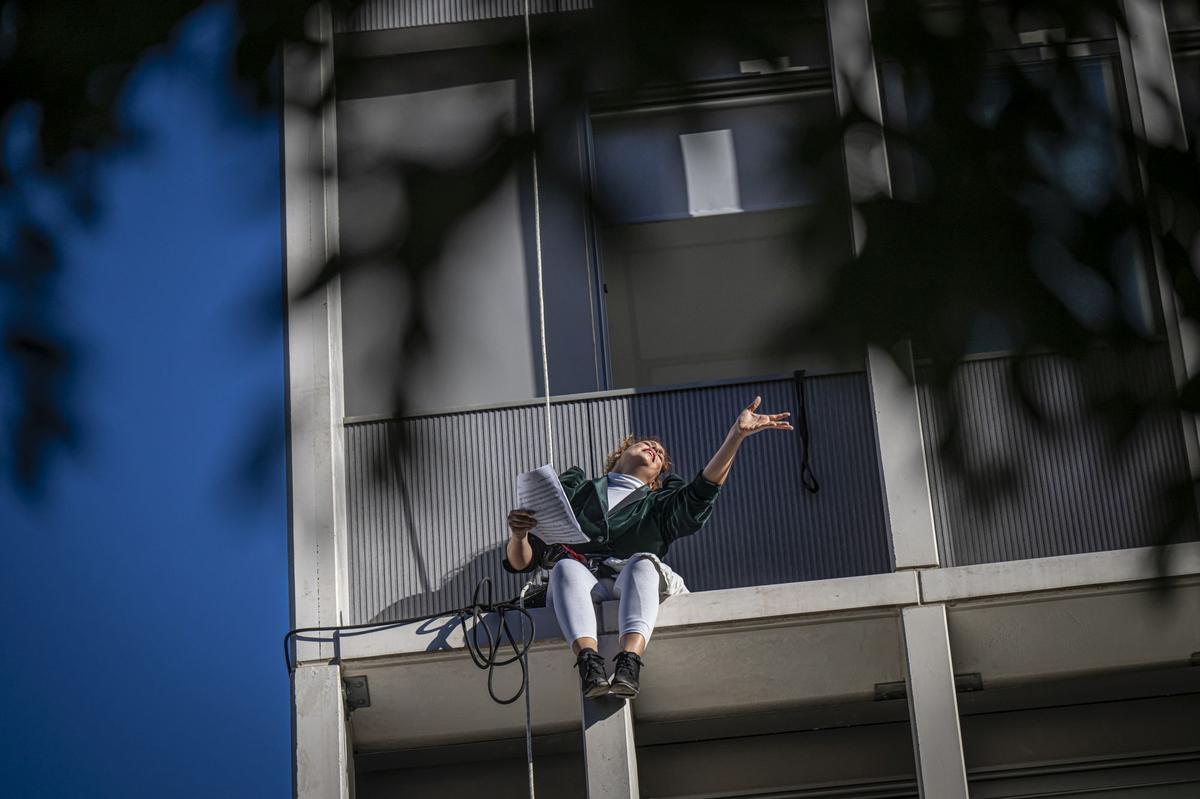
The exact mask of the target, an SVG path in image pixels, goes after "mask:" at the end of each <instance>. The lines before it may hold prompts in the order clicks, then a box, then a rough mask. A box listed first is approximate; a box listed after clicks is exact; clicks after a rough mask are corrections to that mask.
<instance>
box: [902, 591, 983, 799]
mask: <svg viewBox="0 0 1200 799" xmlns="http://www.w3.org/2000/svg"><path fill="white" fill-rule="evenodd" d="M900 621H901V625H900V626H901V630H902V632H903V636H904V666H905V668H904V671H905V674H904V681H905V684H906V686H907V688H908V715H909V723H910V724H911V725H912V731H913V752H914V754H915V760H916V764H917V784H918V786H919V788H920V791H921V796H922V797H924V798H925V799H967V771H966V766H965V764H964V762H963V750H962V732H961V730H960V728H959V725H958V696H957V694H956V693H955V691H954V668H953V665H952V661H951V656H950V635H949V632H948V629H947V626H946V606H945V605H920V606H915V607H907V608H902V609H901V611H900Z"/></svg>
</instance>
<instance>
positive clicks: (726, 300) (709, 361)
mask: <svg viewBox="0 0 1200 799" xmlns="http://www.w3.org/2000/svg"><path fill="white" fill-rule="evenodd" d="M762 83H763V82H760V83H759V85H760V86H761V85H762ZM787 85H788V86H790V88H787V89H785V90H771V91H761V92H757V93H746V94H739V95H735V96H725V97H722V98H720V99H712V100H694V99H691V100H688V101H686V102H658V103H656V104H654V105H643V106H637V107H625V108H615V109H606V110H600V111H593V114H592V150H593V158H594V170H595V185H596V196H597V203H598V207H599V209H600V210H599V216H600V220H599V225H598V227H599V230H598V236H597V237H598V239H599V241H598V245H599V246H598V250H599V261H600V273H601V282H602V289H603V291H602V296H603V298H604V303H605V318H606V329H607V343H608V361H609V368H610V371H611V384H612V385H613V386H614V387H632V386H653V385H666V384H680V383H689V382H697V381H709V380H716V379H725V378H737V377H749V376H760V375H768V374H780V373H788V372H791V371H793V370H794V369H796V368H800V367H812V366H816V365H818V364H816V363H815V362H814V360H813V357H812V355H811V354H809V353H806V352H805V351H804V347H803V343H802V342H797V341H787V340H786V338H784V339H782V340H781V339H780V336H781V334H784V333H783V331H786V329H787V326H788V324H789V323H790V322H794V321H795V320H796V319H797V318H799V317H800V316H802V315H803V314H804V312H805V310H806V309H807V308H811V307H812V304H813V303H814V302H816V301H817V300H818V299H819V286H817V285H816V284H815V283H814V280H815V278H814V270H812V269H810V268H807V267H811V266H812V265H813V263H812V262H813V261H814V259H815V260H819V261H821V262H824V263H831V262H832V261H833V259H834V258H836V257H844V255H845V253H846V251H847V250H848V246H849V222H848V217H847V224H846V228H845V230H844V231H839V232H838V234H837V235H835V236H833V237H831V238H835V239H837V244H835V245H833V248H834V249H830V250H827V251H824V252H822V251H819V249H820V248H818V249H814V248H812V247H811V246H810V247H808V248H805V247H803V246H801V245H800V238H799V235H798V234H799V231H800V228H801V226H802V225H803V223H805V222H806V221H809V219H810V218H811V215H812V214H813V213H814V212H815V207H816V204H817V202H818V200H822V201H828V200H829V198H827V197H824V198H823V197H819V196H818V193H819V191H818V190H819V184H818V182H817V181H816V180H815V179H813V177H811V176H808V177H806V175H805V172H804V170H803V169H801V168H799V163H798V161H797V154H798V152H799V147H800V144H801V142H802V140H803V137H804V134H805V130H806V128H807V127H810V126H811V124H812V123H813V122H816V121H820V122H828V121H830V120H832V119H833V117H834V114H835V110H834V104H833V97H832V93H831V91H830V90H829V88H828V86H827V84H825V85H819V84H814V82H813V81H812V80H811V79H807V80H806V81H804V82H803V83H797V82H796V81H795V80H793V81H791V82H789V83H788V84H787ZM776 86H778V84H776ZM838 247H840V252H838V251H835V250H836V248H838ZM815 271H819V270H815Z"/></svg>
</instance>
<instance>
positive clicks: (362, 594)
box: [346, 373, 891, 622]
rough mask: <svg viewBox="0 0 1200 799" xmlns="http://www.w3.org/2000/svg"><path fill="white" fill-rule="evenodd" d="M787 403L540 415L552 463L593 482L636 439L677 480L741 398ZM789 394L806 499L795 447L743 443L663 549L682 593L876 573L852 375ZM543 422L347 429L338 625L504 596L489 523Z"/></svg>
mask: <svg viewBox="0 0 1200 799" xmlns="http://www.w3.org/2000/svg"><path fill="white" fill-rule="evenodd" d="M798 390H801V386H799V385H798V384H797V383H795V382H794V381H792V380H786V379H785V380H771V381H764V382H754V383H743V384H733V385H729V384H727V385H721V386H715V387H708V388H685V389H676V390H667V391H655V392H642V393H628V392H613V393H611V394H608V395H599V396H595V397H589V398H585V399H569V400H566V401H559V402H555V403H553V405H552V416H553V424H554V437H555V449H556V451H557V459H556V466H557V467H558V468H559V469H560V470H561V469H564V468H566V467H567V466H570V465H579V466H580V467H582V468H583V469H584V470H585V471H587V472H589V473H590V474H598V473H599V470H600V468H601V466H602V464H603V462H604V458H605V456H606V455H607V453H608V452H609V451H610V450H611V449H612V448H613V446H614V445H615V444H616V443H617V442H619V441H620V440H621V438H623V437H624V436H625V435H627V434H629V433H631V432H636V433H638V434H641V435H648V434H654V435H659V436H661V437H662V438H663V439H664V441H665V442H666V444H667V447H668V449H669V450H670V453H671V456H672V458H673V460H674V462H675V471H676V472H677V473H679V474H680V475H683V476H685V477H688V478H690V477H691V476H692V475H694V474H695V473H696V472H698V471H699V470H700V469H701V468H703V466H704V464H705V463H707V461H708V458H709V457H710V456H711V455H712V453H713V451H715V449H716V448H717V446H718V445H719V444H720V442H721V440H722V438H723V437H724V435H725V431H726V430H727V429H728V427H729V425H730V424H731V423H732V421H733V418H734V417H735V416H736V414H737V412H738V410H740V408H742V407H744V406H745V404H746V402H747V401H748V400H749V399H751V398H753V397H754V395H755V394H761V395H762V397H763V406H764V407H765V408H768V409H771V410H774V409H785V408H786V409H792V410H793V411H794V410H796V406H797V391H798ZM802 390H803V391H804V398H805V401H806V404H807V408H808V414H809V418H810V420H811V431H812V441H811V463H812V466H813V469H814V470H815V472H816V474H817V476H818V477H819V479H820V484H821V485H820V491H819V492H818V493H816V494H812V493H809V492H807V491H806V490H805V489H804V488H803V487H802V485H801V479H800V465H801V442H800V438H799V436H797V435H795V434H760V435H758V436H756V437H755V438H754V439H753V440H751V441H749V442H748V443H747V445H746V446H744V447H743V448H742V451H741V453H740V454H739V455H738V460H737V463H736V465H735V467H734V471H733V474H732V476H731V477H730V480H729V482H728V483H727V484H726V486H725V489H724V491H723V492H722V495H721V497H720V498H719V499H718V501H717V509H716V512H715V513H714V515H713V518H712V520H711V521H710V522H709V523H708V524H707V525H706V526H705V528H704V529H703V530H701V531H700V532H699V533H697V534H696V535H694V536H691V537H689V538H686V539H683V540H681V541H679V542H677V543H676V544H675V545H673V546H672V547H671V552H670V554H669V556H668V561H669V562H670V563H671V565H672V567H673V568H675V569H676V570H677V571H678V572H679V573H680V574H682V575H683V576H684V579H685V580H686V581H687V584H688V586H689V587H690V588H691V589H692V590H709V589H717V588H733V587H738V586H749V585H764V584H772V583H786V582H795V581H801V580H813V579H821V578H829V577H845V576H852V575H862V574H874V573H880V572H886V571H890V570H891V557H890V554H889V547H888V541H887V534H886V528H885V525H884V508H883V492H882V490H881V487H880V482H879V480H880V478H879V467H878V456H877V453H876V445H875V438H874V428H873V425H872V422H871V405H870V397H869V393H868V388H867V380H866V376H865V375H864V374H862V373H857V374H841V375H829V376H821V377H813V378H809V379H808V380H806V381H804V384H803V388H802ZM543 414H544V410H543V406H541V405H537V404H529V405H525V406H518V407H505V408H495V409H489V410H479V411H470V412H462V413H450V414H445V415H436V416H423V417H418V418H411V419H404V420H385V421H369V422H351V423H348V424H347V427H346V457H347V472H348V479H349V490H348V516H349V539H348V546H347V549H348V573H349V582H350V607H351V615H352V617H353V619H352V620H353V621H355V622H363V621H382V620H389V619H395V618H401V617H404V616H408V615H414V614H420V613H430V612H434V611H436V610H439V609H443V608H452V607H458V606H461V605H463V604H465V603H466V602H467V601H468V600H469V598H470V593H471V590H472V588H473V587H474V585H475V583H476V582H477V581H478V580H479V579H480V578H481V577H484V576H489V577H491V578H492V579H493V581H494V582H495V584H496V586H497V591H498V593H501V594H506V595H509V596H511V595H514V594H515V593H516V590H517V589H518V587H519V585H520V583H519V581H518V579H517V578H516V577H514V576H511V575H507V574H506V573H505V572H504V571H503V569H502V568H501V566H500V560H501V558H502V557H503V546H504V542H505V540H506V538H507V530H506V528H505V526H504V516H505V514H506V512H507V511H508V509H509V508H510V507H511V506H512V504H513V493H514V488H513V482H514V477H515V475H516V474H517V473H518V472H520V471H524V470H527V469H530V468H534V467H536V466H538V465H540V464H541V463H542V462H544V459H545V455H544V453H545V421H544V416H543ZM399 435H404V436H405V437H406V439H407V441H408V445H407V449H406V450H405V454H404V455H403V456H402V459H401V462H400V465H399V468H397V467H396V466H395V465H393V464H392V463H389V461H388V458H387V443H388V439H389V437H390V436H399ZM350 620H351V619H348V620H347V621H350Z"/></svg>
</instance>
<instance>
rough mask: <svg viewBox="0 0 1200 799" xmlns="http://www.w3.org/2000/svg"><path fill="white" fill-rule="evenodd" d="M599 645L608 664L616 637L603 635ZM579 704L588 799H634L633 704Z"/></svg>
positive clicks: (606, 699)
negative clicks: (580, 707)
mask: <svg viewBox="0 0 1200 799" xmlns="http://www.w3.org/2000/svg"><path fill="white" fill-rule="evenodd" d="M599 643H600V654H601V655H602V656H603V657H604V658H605V660H606V661H608V662H610V663H611V662H612V658H613V656H614V655H615V654H616V653H617V638H616V636H613V635H603V636H601V637H600V642H599ZM633 701H635V702H636V701H637V700H636V699H635V700H633ZM582 702H583V761H584V768H585V770H586V772H587V795H588V799H637V797H638V795H639V794H638V775H637V751H636V749H635V748H634V741H633V704H632V702H629V701H626V700H624V699H618V698H616V697H601V698H600V699H582Z"/></svg>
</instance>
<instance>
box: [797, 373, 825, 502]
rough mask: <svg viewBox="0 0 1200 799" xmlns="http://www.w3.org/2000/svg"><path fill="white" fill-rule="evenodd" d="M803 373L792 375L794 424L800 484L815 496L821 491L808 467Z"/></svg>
mask: <svg viewBox="0 0 1200 799" xmlns="http://www.w3.org/2000/svg"><path fill="white" fill-rule="evenodd" d="M804 377H805V371H804V370H803V369H799V370H797V371H795V372H793V373H792V386H793V388H795V390H796V408H797V411H796V423H797V428H798V431H799V433H800V436H799V439H798V440H799V442H800V484H801V485H803V486H804V487H805V488H806V489H807V490H808V492H809V493H810V494H815V493H817V492H818V491H820V490H821V484H820V483H818V482H817V476H816V475H815V474H813V470H812V466H811V465H809V462H808V459H809V453H810V452H811V451H812V434H811V431H810V430H809V427H808V403H807V402H806V401H805V391H804Z"/></svg>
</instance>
